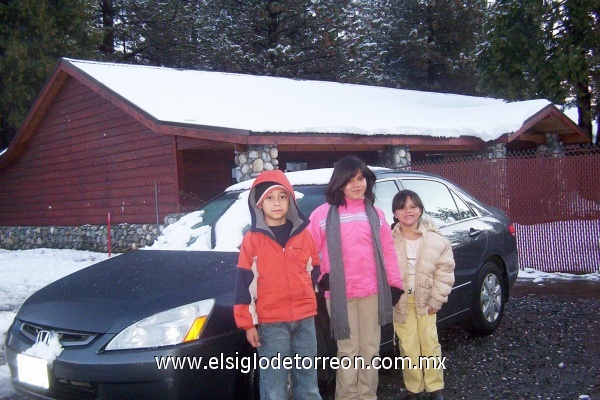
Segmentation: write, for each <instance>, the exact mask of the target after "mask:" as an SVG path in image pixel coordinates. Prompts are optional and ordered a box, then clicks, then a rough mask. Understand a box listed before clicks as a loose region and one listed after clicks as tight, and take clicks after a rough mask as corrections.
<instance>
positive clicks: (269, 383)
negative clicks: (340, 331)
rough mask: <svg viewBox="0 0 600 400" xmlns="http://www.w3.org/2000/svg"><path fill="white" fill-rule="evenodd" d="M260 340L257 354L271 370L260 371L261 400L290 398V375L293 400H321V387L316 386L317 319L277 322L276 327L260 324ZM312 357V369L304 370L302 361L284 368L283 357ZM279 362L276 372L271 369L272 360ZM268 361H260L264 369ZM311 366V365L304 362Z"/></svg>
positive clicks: (274, 369) (274, 324) (274, 325)
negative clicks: (289, 375) (264, 358)
mask: <svg viewBox="0 0 600 400" xmlns="http://www.w3.org/2000/svg"><path fill="white" fill-rule="evenodd" d="M258 336H259V339H260V346H259V347H258V354H259V355H260V356H261V357H266V358H268V360H269V367H268V368H266V369H262V368H261V369H260V398H261V399H262V400H283V399H286V398H288V394H287V382H288V374H289V373H291V375H292V393H293V396H294V400H296V399H297V400H304V399H310V400H312V399H315V400H320V399H321V395H320V394H319V385H318V383H317V370H316V369H315V366H314V359H315V357H316V355H317V335H316V332H315V319H314V318H313V317H309V318H304V319H301V320H299V321H294V322H277V323H273V324H259V325H258ZM296 354H297V355H298V356H299V357H310V358H311V359H312V360H311V364H310V367H311V368H302V365H303V364H302V363H301V361H298V364H299V365H298V368H296V361H292V365H291V369H286V368H285V367H284V366H283V363H284V357H289V358H291V359H292V360H293V358H294V356H295V355H296ZM273 359H275V360H277V359H279V360H280V363H279V365H278V367H279V368H277V365H275V368H273V367H272V365H271V362H270V361H271V360H273ZM265 364H266V360H262V361H261V365H265ZM304 365H305V366H308V362H305V364H304Z"/></svg>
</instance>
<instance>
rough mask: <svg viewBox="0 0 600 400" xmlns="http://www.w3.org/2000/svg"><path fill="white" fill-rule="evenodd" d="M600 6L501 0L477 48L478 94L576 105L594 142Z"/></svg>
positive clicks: (591, 1) (592, 1)
mask: <svg viewBox="0 0 600 400" xmlns="http://www.w3.org/2000/svg"><path fill="white" fill-rule="evenodd" d="M599 1H600V0H547V1H543V2H540V1H539V0H500V1H497V2H496V3H495V4H493V5H492V6H491V8H490V12H489V14H488V19H487V21H486V24H485V26H486V33H485V41H484V42H483V44H482V45H481V46H480V49H479V50H480V51H479V57H478V65H479V77H480V90H481V91H482V92H483V93H485V94H488V95H493V96H498V97H502V98H506V99H510V100H526V99H531V98H539V97H542V98H548V99H549V100H551V101H553V102H555V103H557V104H568V103H569V102H572V103H574V104H576V105H577V107H578V110H579V126H580V127H581V128H582V129H583V130H584V131H585V132H586V133H588V134H589V135H590V137H591V133H592V127H591V120H592V112H593V111H594V109H593V108H592V104H593V102H595V104H598V91H597V90H598V89H597V88H598V72H597V71H599V70H600V68H599V65H600V64H599V62H598V57H599V56H598V51H599V49H600V41H599V37H598V35H599V32H598V28H599V21H600V15H599V9H600V7H599ZM594 99H595V100H594ZM598 111H599V110H598V108H597V106H596V111H595V112H596V113H598Z"/></svg>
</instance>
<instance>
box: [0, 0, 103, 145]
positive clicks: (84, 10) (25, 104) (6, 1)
mask: <svg viewBox="0 0 600 400" xmlns="http://www.w3.org/2000/svg"><path fill="white" fill-rule="evenodd" d="M95 7H96V2H95V1H92V0H51V1H50V0H2V1H0V21H2V24H1V26H0V149H2V148H5V147H7V146H8V144H9V143H10V141H11V140H12V138H13V136H14V135H15V134H16V132H17V130H18V129H19V127H20V125H21V123H22V122H23V120H24V118H25V116H26V114H27V112H28V111H29V109H30V107H31V106H32V105H33V102H34V100H35V98H36V97H37V96H38V94H39V92H40V91H41V90H42V88H43V86H44V84H45V82H46V81H47V80H48V77H49V76H50V73H51V72H52V69H53V68H54V67H55V66H56V62H57V61H58V59H59V58H60V57H72V58H93V57H95V56H96V49H97V48H98V38H99V36H98V32H97V29H96V28H97V25H96V23H95V21H96V20H95V12H96V8H95Z"/></svg>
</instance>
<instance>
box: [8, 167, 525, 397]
mask: <svg viewBox="0 0 600 400" xmlns="http://www.w3.org/2000/svg"><path fill="white" fill-rule="evenodd" d="M375 172H376V175H377V178H378V183H377V185H376V186H375V193H376V197H377V200H376V204H377V205H378V206H379V207H380V208H381V209H383V210H384V211H385V212H386V217H387V219H388V221H391V217H392V213H391V200H392V198H393V196H394V194H395V193H396V192H397V191H398V190H401V189H403V188H407V189H411V190H414V191H416V192H417V193H419V195H420V196H421V197H422V199H423V203H424V205H425V210H426V214H427V217H428V218H431V219H432V220H433V221H434V222H435V223H436V225H437V226H438V227H440V230H441V231H442V233H443V234H444V235H446V237H448V239H449V240H450V241H451V243H452V246H453V250H454V256H455V259H456V283H455V286H454V288H453V291H452V293H451V295H450V299H449V302H448V304H446V305H445V306H444V307H443V308H442V309H441V311H440V313H439V317H438V321H439V325H440V326H442V327H443V326H448V325H450V324H453V323H457V322H464V323H465V324H466V326H467V327H468V328H469V329H471V330H473V331H475V332H478V333H492V332H493V331H494V330H495V329H496V328H497V327H498V325H499V323H500V319H501V318H502V314H503V310H504V304H505V302H506V301H507V300H508V294H509V289H510V287H511V286H512V285H513V283H514V282H515V280H516V278H517V273H518V267H517V253H516V241H515V237H514V230H513V228H512V225H511V224H510V222H509V221H508V219H507V218H506V216H505V215H504V213H502V212H501V211H500V210H497V209H495V208H492V207H488V206H486V205H484V204H482V203H481V202H479V201H477V200H476V199H474V198H473V197H472V196H470V195H468V194H467V193H465V192H464V191H463V190H461V189H460V188H458V187H457V186H455V185H454V184H452V183H450V182H448V181H447V180H445V179H443V178H440V177H438V176H434V175H429V174H423V173H415V172H395V171H390V170H383V169H376V170H375ZM330 173H331V170H321V171H318V170H316V171H303V172H302V173H289V174H288V177H289V178H290V181H291V182H292V184H294V189H295V191H296V193H297V198H298V199H299V200H298V204H299V207H300V208H301V209H302V211H303V212H304V213H306V214H307V215H310V212H311V211H312V210H313V209H314V208H315V207H316V206H318V205H319V204H322V203H323V202H324V201H325V197H324V189H325V182H326V181H327V180H328V176H329V174H330ZM249 186H250V183H249V182H244V183H242V184H238V185H234V186H232V187H231V188H230V189H228V190H227V191H226V192H225V193H223V194H222V195H220V196H218V197H217V198H215V199H213V200H212V201H211V202H209V203H208V204H207V205H205V206H204V207H203V208H202V209H201V210H200V211H198V212H195V213H192V214H190V215H189V216H186V217H184V218H182V219H181V220H179V221H178V222H176V223H175V224H173V225H170V226H169V227H167V228H168V229H165V235H164V237H162V238H160V239H159V240H158V241H157V243H156V245H155V246H153V248H163V249H164V248H176V246H173V240H171V241H170V242H169V238H168V234H169V232H170V234H171V236H173V237H175V236H176V234H180V233H181V232H184V233H185V234H186V235H187V236H185V240H184V244H183V246H184V247H185V248H186V249H187V250H188V251H183V250H152V249H150V250H140V251H135V252H129V253H126V254H123V255H119V256H117V257H113V258H110V259H108V260H106V261H103V262H100V263H98V264H95V265H93V266H90V267H88V268H85V269H83V270H81V271H78V272H75V273H73V274H71V275H69V276H67V277H65V278H63V279H60V280H58V281H56V282H54V283H52V284H50V285H48V286H47V287H45V288H43V289H41V290H40V291H38V292H36V293H35V294H33V295H32V296H31V297H30V298H29V299H28V300H27V301H26V302H25V303H24V304H23V306H22V307H21V309H20V311H19V313H18V314H17V316H16V318H15V321H14V323H13V324H12V326H11V327H10V329H9V331H8V333H7V338H6V356H7V360H8V363H9V367H10V370H11V375H12V383H13V385H14V387H15V388H16V389H17V390H18V391H20V392H22V393H25V394H27V395H29V396H31V397H34V398H43V399H75V398H78V399H113V398H128V399H133V398H141V399H142V398H143V399H153V398H157V399H158V398H160V399H187V398H190V399H191V398H195V399H198V398H202V399H207V398H215V399H228V398H241V397H244V398H253V397H255V396H256V394H257V392H256V386H257V373H258V371H259V369H260V368H258V367H257V366H256V365H255V364H254V363H253V360H254V358H253V357H254V354H255V353H254V352H253V350H252V349H251V348H250V347H249V345H248V343H247V342H246V338H245V335H244V333H243V332H242V331H241V330H238V329H236V327H235V323H234V320H233V313H232V307H233V301H234V288H235V274H236V271H235V268H236V262H237V252H236V247H237V246H238V245H239V241H240V240H241V237H242V235H243V233H244V232H245V229H247V225H248V223H249V213H248V207H247V190H245V188H247V187H249ZM178 237H181V235H179V236H178ZM175 242H176V240H175ZM189 249H195V250H193V251H189ZM317 335H318V342H319V355H322V356H334V355H335V354H336V349H335V342H334V341H332V340H331V339H330V337H329V329H328V317H327V315H326V311H324V309H323V308H322V304H321V307H320V313H319V315H318V317H317ZM49 337H57V338H58V341H59V343H60V349H59V350H60V354H59V355H58V356H57V357H56V358H55V359H49V360H47V359H44V357H41V356H39V355H36V354H35V353H34V355H33V356H31V354H30V355H29V356H28V355H23V353H25V352H26V351H27V350H28V349H30V348H32V346H34V345H35V344H36V343H37V342H40V341H48V338H49ZM394 343H395V340H394V333H393V329H392V327H391V325H389V326H387V327H383V335H382V353H385V354H393V353H394V352H395V351H396V346H395V345H394ZM28 353H31V351H28ZM333 377H334V373H333V371H332V370H327V369H323V370H320V371H319V378H320V383H321V384H322V385H323V386H330V385H331V381H332V379H333Z"/></svg>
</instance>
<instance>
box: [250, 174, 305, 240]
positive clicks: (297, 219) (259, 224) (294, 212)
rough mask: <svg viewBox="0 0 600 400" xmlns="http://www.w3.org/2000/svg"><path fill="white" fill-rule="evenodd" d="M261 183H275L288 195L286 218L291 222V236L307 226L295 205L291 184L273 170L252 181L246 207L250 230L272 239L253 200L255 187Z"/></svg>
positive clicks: (271, 234)
mask: <svg viewBox="0 0 600 400" xmlns="http://www.w3.org/2000/svg"><path fill="white" fill-rule="evenodd" d="M263 182H275V183H276V184H278V185H281V186H283V187H284V188H285V189H286V190H287V191H288V192H289V193H290V208H289V211H288V213H287V215H286V218H287V219H288V220H290V221H292V224H293V228H292V233H291V234H292V235H293V234H294V233H295V232H299V231H300V230H302V229H303V228H304V227H305V226H306V225H308V222H309V219H308V218H307V217H306V216H305V215H304V214H302V212H301V211H300V209H299V208H298V203H296V194H295V193H294V188H293V187H292V184H291V183H290V181H289V180H288V178H287V177H286V176H285V174H284V173H283V172H282V171H281V170H273V171H263V172H261V173H260V174H259V175H258V176H257V177H256V179H255V180H254V183H253V184H252V188H251V189H250V193H249V195H248V205H249V207H250V216H251V220H252V222H251V224H250V230H252V231H257V232H262V233H264V234H266V235H269V236H271V237H273V238H274V235H273V232H272V231H271V229H270V228H269V226H268V225H267V223H266V221H265V218H264V214H263V212H262V210H261V209H260V208H258V205H257V204H256V199H255V193H256V186H257V185H259V184H261V183H263Z"/></svg>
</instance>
